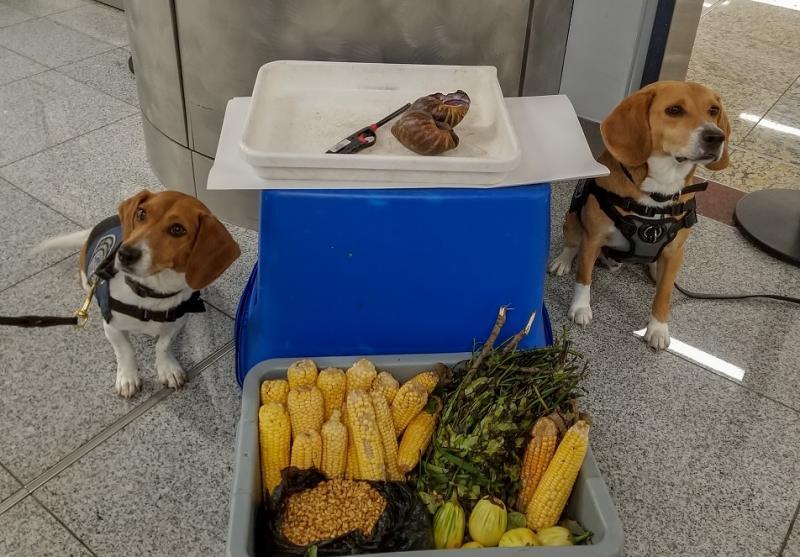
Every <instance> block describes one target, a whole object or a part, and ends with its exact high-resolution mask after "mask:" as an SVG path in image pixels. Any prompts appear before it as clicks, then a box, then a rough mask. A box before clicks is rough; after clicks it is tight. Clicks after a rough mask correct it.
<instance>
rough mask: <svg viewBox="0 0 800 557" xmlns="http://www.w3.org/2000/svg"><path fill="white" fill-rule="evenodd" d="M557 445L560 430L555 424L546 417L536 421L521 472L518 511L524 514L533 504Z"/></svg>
mask: <svg viewBox="0 0 800 557" xmlns="http://www.w3.org/2000/svg"><path fill="white" fill-rule="evenodd" d="M557 444H558V428H557V427H556V424H555V422H553V420H551V419H550V418H548V417H546V416H545V417H542V418H539V419H538V420H536V423H535V424H533V429H532V430H531V440H530V441H528V448H527V449H525V458H524V459H523V461H522V470H521V471H520V479H521V480H522V486H521V487H520V490H519V495H518V497H517V509H518V510H519V511H520V512H523V513H524V512H525V511H526V510H527V509H528V503H530V502H531V497H533V492H534V491H536V486H537V485H539V481H540V480H541V479H542V476H543V475H544V471H545V470H547V465H548V464H550V461H551V460H552V458H553V454H554V453H555V452H556V445H557Z"/></svg>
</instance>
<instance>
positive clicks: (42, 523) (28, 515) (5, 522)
mask: <svg viewBox="0 0 800 557" xmlns="http://www.w3.org/2000/svg"><path fill="white" fill-rule="evenodd" d="M0 555H3V557H32V556H36V557H51V556H52V557H73V556H78V555H91V553H90V552H89V551H88V550H87V549H86V547H84V546H83V545H82V544H81V543H80V542H79V541H78V540H77V539H75V537H74V536H73V535H72V534H70V533H69V531H68V530H67V529H66V528H64V527H63V526H62V525H61V524H59V523H58V521H57V520H56V519H55V518H53V517H52V516H51V515H50V514H49V513H48V512H47V511H46V510H45V509H44V508H43V507H42V506H41V505H40V504H39V503H37V502H36V500H35V499H33V498H32V497H28V498H26V499H24V500H22V501H21V502H20V503H18V504H17V505H15V506H14V507H12V508H11V510H9V511H8V512H6V513H4V514H2V515H0Z"/></svg>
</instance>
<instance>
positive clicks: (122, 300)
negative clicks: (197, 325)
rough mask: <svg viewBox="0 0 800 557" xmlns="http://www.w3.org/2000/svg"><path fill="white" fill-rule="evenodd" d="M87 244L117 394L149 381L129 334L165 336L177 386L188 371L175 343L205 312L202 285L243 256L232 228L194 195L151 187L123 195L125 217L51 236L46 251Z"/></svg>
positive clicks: (84, 271)
mask: <svg viewBox="0 0 800 557" xmlns="http://www.w3.org/2000/svg"><path fill="white" fill-rule="evenodd" d="M79 246H82V248H81V255H80V275H81V283H82V285H83V287H84V289H85V290H87V291H88V290H89V288H90V282H94V281H95V280H97V279H100V282H99V285H100V286H99V287H98V289H97V292H96V299H97V301H98V304H99V306H100V309H101V311H102V313H103V320H104V322H103V327H104V330H105V334H106V337H107V338H108V340H109V342H110V343H111V346H112V347H113V348H114V353H115V355H116V358H117V377H116V383H115V386H114V392H115V393H116V394H118V395H120V396H122V397H125V398H128V397H131V396H133V395H135V394H136V393H137V392H139V390H140V389H141V387H142V380H141V378H140V377H139V370H138V364H137V362H136V355H135V352H134V349H133V346H132V345H131V342H130V339H129V338H128V333H144V334H147V335H150V336H154V337H158V340H157V342H156V362H155V363H156V371H157V372H158V378H159V381H160V382H161V383H162V384H163V385H166V386H168V387H172V388H178V387H180V386H181V385H183V384H184V383H185V382H186V373H185V372H184V370H183V368H182V367H181V365H180V363H179V362H178V360H177V359H176V358H175V356H174V355H173V354H172V352H171V350H170V344H171V343H172V340H173V339H174V338H175V336H176V335H177V334H178V333H179V332H180V330H181V328H182V327H183V325H184V323H185V322H186V317H187V315H186V314H187V313H193V312H198V311H203V309H204V307H203V304H202V301H201V300H200V298H199V292H198V291H199V290H200V289H202V288H205V287H207V286H208V285H210V284H211V283H212V282H213V281H215V280H216V279H217V278H218V277H219V276H220V275H221V274H222V273H223V272H224V271H225V270H226V269H227V268H228V267H229V266H230V265H231V264H232V263H233V262H234V261H235V260H236V259H237V258H238V257H239V254H240V250H239V245H238V244H237V243H236V242H235V241H234V240H233V238H232V237H231V235H230V233H229V232H228V230H227V229H226V228H225V226H224V225H223V224H222V223H221V222H220V221H219V220H218V219H217V218H216V217H215V216H214V215H213V214H211V212H210V211H209V210H208V208H207V207H206V206H205V205H203V204H202V203H201V202H200V201H198V200H197V199H195V198H194V197H190V196H188V195H185V194H182V193H178V192H174V191H165V192H160V193H152V192H149V191H146V190H145V191H141V192H139V193H137V194H136V195H134V196H133V197H131V198H129V199H127V200H125V201H123V202H122V204H120V206H119V208H118V215H117V216H115V217H109V218H108V219H106V220H104V221H103V222H101V223H100V224H98V225H97V226H95V227H94V228H93V229H91V230H83V231H81V232H76V233H73V234H69V235H65V236H60V237H58V238H54V239H52V240H48V241H47V242H45V243H44V244H42V246H40V249H42V248H44V249H48V248H56V247H73V248H77V247H79Z"/></svg>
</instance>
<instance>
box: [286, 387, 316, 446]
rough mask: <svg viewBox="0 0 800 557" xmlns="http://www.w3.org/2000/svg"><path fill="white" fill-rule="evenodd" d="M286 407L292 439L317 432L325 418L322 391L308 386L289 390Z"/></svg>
mask: <svg viewBox="0 0 800 557" xmlns="http://www.w3.org/2000/svg"><path fill="white" fill-rule="evenodd" d="M286 407H287V408H288V409H289V417H290V418H291V419H292V439H294V438H296V437H297V436H298V435H300V434H301V433H303V432H304V431H316V432H319V430H320V429H322V423H323V421H324V418H325V402H324V401H323V399H322V391H320V390H319V389H318V388H317V387H316V386H314V387H309V386H308V385H306V386H303V387H298V388H296V389H289V395H288V396H287V398H286Z"/></svg>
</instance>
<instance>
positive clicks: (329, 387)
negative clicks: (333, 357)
mask: <svg viewBox="0 0 800 557" xmlns="http://www.w3.org/2000/svg"><path fill="white" fill-rule="evenodd" d="M346 386H347V378H346V377H345V374H344V372H343V371H342V370H341V369H339V368H336V367H329V368H325V369H323V370H322V371H320V372H319V375H318V376H317V387H319V390H320V391H322V398H323V399H325V419H326V420H327V419H329V418H330V417H331V416H332V415H333V411H334V410H341V409H342V404H344V395H345V388H346Z"/></svg>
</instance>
